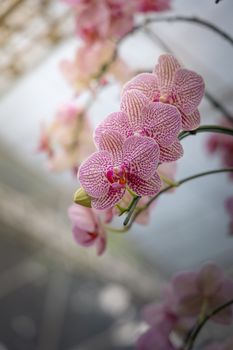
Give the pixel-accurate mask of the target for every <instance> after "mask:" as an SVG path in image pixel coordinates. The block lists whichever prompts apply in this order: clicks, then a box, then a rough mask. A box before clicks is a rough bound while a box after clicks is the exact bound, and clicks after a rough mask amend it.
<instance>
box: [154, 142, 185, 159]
mask: <svg viewBox="0 0 233 350" xmlns="http://www.w3.org/2000/svg"><path fill="white" fill-rule="evenodd" d="M183 154H184V150H183V147H182V145H181V143H180V141H178V140H176V141H175V142H173V144H172V145H170V146H168V147H160V156H159V161H160V162H161V163H165V162H173V161H176V160H178V159H179V158H181V157H182V156H183Z"/></svg>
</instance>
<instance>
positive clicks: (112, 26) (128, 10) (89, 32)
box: [66, 0, 136, 43]
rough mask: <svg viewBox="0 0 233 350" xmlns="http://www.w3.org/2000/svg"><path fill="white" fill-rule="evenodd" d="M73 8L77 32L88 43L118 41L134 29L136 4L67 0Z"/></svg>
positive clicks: (100, 0)
mask: <svg viewBox="0 0 233 350" xmlns="http://www.w3.org/2000/svg"><path fill="white" fill-rule="evenodd" d="M66 3H67V4H68V5H70V6H73V7H74V9H75V16H76V32H77V34H78V36H79V37H81V38H82V39H83V41H84V42H86V43H93V42H95V41H103V40H106V39H111V40H118V39H120V38H121V37H123V36H124V35H125V34H126V33H128V32H129V31H130V30H131V29H132V27H133V20H134V17H133V15H134V12H135V10H136V4H135V3H134V2H133V1H125V0H88V1H84V0H82V1H77V0H76V1H75V0H66Z"/></svg>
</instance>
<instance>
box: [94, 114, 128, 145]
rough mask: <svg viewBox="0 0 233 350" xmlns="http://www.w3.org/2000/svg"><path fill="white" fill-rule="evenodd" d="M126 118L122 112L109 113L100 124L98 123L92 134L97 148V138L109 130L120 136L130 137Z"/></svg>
mask: <svg viewBox="0 0 233 350" xmlns="http://www.w3.org/2000/svg"><path fill="white" fill-rule="evenodd" d="M127 119H128V117H127V114H126V113H124V112H115V113H111V114H109V115H108V116H107V118H105V119H104V120H103V121H102V123H100V124H99V125H98V126H97V128H96V129H95V132H94V140H95V143H96V145H97V147H98V145H99V138H100V135H101V134H102V133H104V132H105V131H108V130H111V131H117V132H119V133H120V134H121V135H124V136H125V137H127V136H131V135H130V134H129V133H130V130H129V123H128V120H127Z"/></svg>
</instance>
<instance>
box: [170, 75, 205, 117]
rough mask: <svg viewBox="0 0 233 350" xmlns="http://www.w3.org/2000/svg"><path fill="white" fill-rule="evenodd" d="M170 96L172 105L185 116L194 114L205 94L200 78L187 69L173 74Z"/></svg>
mask: <svg viewBox="0 0 233 350" xmlns="http://www.w3.org/2000/svg"><path fill="white" fill-rule="evenodd" d="M172 92H173V93H172V96H173V100H174V104H175V105H176V106H177V107H178V108H179V109H180V110H181V111H182V112H184V113H185V114H190V113H192V112H194V111H195V110H196V109H197V107H198V105H199V103H200V102H201V99H202V97H203V96H204V92H205V84H204V81H203V79H202V77H201V76H200V75H199V74H197V73H195V72H193V71H191V70H188V69H179V70H177V71H176V73H175V77H174V82H173V87H172Z"/></svg>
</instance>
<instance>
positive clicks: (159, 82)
mask: <svg viewBox="0 0 233 350" xmlns="http://www.w3.org/2000/svg"><path fill="white" fill-rule="evenodd" d="M204 89H205V87H204V81H203V79H202V77H201V76H200V75H198V74H197V73H195V72H193V71H191V70H188V69H184V68H182V67H181V65H180V64H179V62H178V61H177V60H176V58H175V57H173V56H172V55H168V54H166V55H161V56H160V57H159V60H158V64H157V65H156V66H155V69H154V72H153V73H142V74H139V75H137V76H136V77H135V78H133V79H132V80H131V81H129V82H128V83H127V84H126V85H125V87H124V90H123V100H126V101H127V104H128V108H127V112H128V113H129V114H133V115H134V114H135V113H136V115H138V114H139V113H140V111H141V109H142V99H143V97H142V95H143V96H144V98H145V97H146V98H147V99H149V100H150V101H152V102H161V103H165V104H167V105H173V106H175V107H176V108H177V110H178V112H179V114H180V116H181V120H182V129H184V130H192V129H196V128H197V127H198V126H199V124H200V114H199V111H198V109H197V107H198V105H199V104H200V102H201V99H202V97H203V95H204ZM135 91H136V92H137V93H138V95H137V96H136V95H135ZM130 92H131V95H127V97H124V95H125V94H127V93H130ZM139 94H140V95H139ZM130 99H132V102H131V103H130ZM125 104H126V102H124V106H125ZM131 105H132V106H131ZM124 110H125V108H124Z"/></svg>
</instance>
